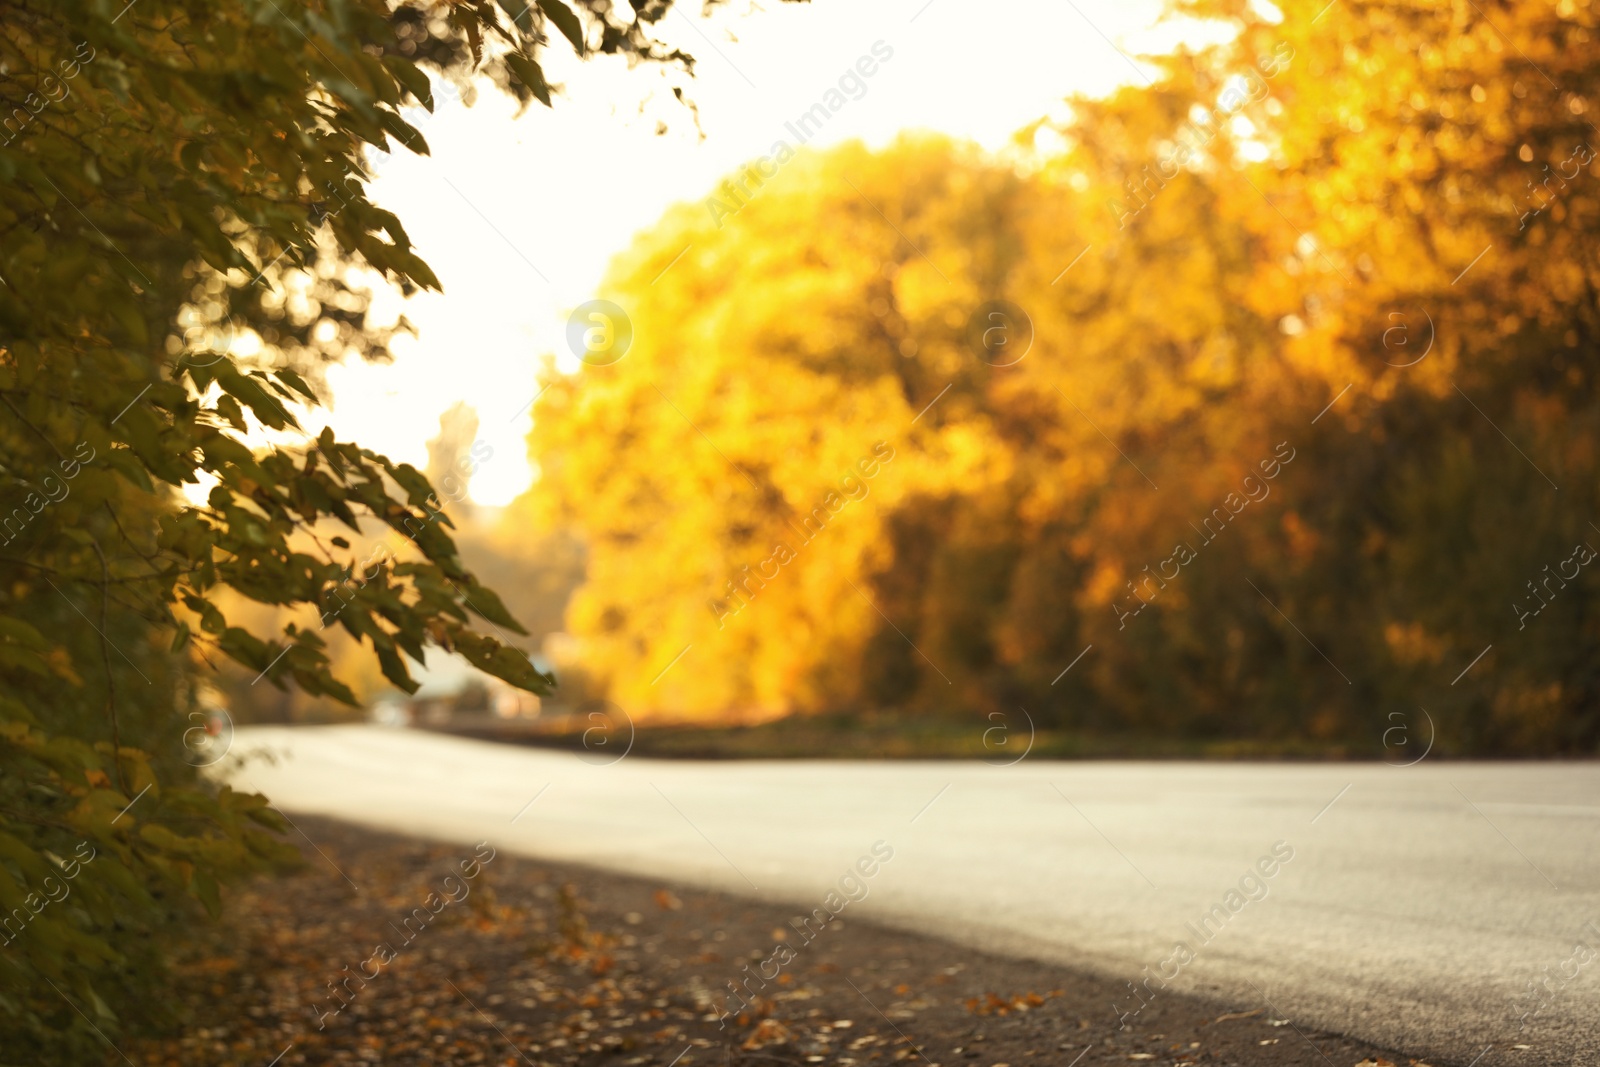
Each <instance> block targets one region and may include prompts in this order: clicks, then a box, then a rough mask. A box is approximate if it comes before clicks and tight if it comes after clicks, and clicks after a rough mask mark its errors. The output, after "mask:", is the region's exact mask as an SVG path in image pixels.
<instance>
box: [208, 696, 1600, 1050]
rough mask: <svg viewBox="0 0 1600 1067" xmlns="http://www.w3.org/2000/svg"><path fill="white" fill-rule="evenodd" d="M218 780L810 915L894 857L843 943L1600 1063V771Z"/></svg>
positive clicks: (273, 741) (277, 740) (368, 752)
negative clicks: (1028, 966)
mask: <svg viewBox="0 0 1600 1067" xmlns="http://www.w3.org/2000/svg"><path fill="white" fill-rule="evenodd" d="M262 753H273V754H275V756H274V761H273V762H269V761H268V760H267V759H266V758H264V757H263V756H262V755H261V754H262ZM241 756H244V757H246V758H244V759H243V760H242V761H241V760H240V757H241ZM215 769H216V770H217V771H219V772H221V773H223V774H225V775H226V776H227V777H228V778H229V779H230V780H231V781H232V782H233V783H234V785H235V786H236V787H238V788H249V789H255V790H260V791H262V792H265V793H266V794H267V795H268V796H270V797H271V798H272V799H273V801H274V802H275V803H276V804H277V805H278V806H279V807H280V808H281V809H282V810H284V811H285V812H287V813H289V814H290V815H291V816H293V815H294V814H295V813H301V812H304V813H311V814H318V815H327V816H332V817H335V818H340V819H344V820H346V821H349V822H354V823H358V824H363V825H368V826H371V827H374V828H379V829H383V830H389V831H399V832H405V833H413V834H420V835H423V836H427V837H432V838H437V839H440V840H448V841H454V842H461V843H473V842H477V841H479V840H485V839H486V840H488V841H490V842H491V843H493V844H494V845H495V847H497V848H503V849H507V850H510V851H511V852H514V853H520V854H524V855H529V856H535V857H542V858H547V859H552V860H563V861H571V862H578V863H584V864H589V865H592V866H596V867H600V868H604V869H610V870H616V871H620V872H625V873H628V874H635V875H647V876H653V877H660V878H663V879H673V880H678V881H682V882H686V883H690V884H695V885H701V886H706V887H709V888H715V889H720V890H725V891H729V892H733V893H739V894H743V895H745V896H753V897H757V898H761V899H769V900H772V901H775V902H779V901H781V902H784V903H786V904H792V905H794V906H795V912H796V914H799V913H800V912H803V911H810V910H811V909H812V908H815V907H818V906H822V904H823V901H824V899H825V896H826V894H827V893H828V892H829V890H830V889H832V888H833V887H834V886H836V885H837V883H838V881H839V879H840V876H841V875H842V874H843V873H844V872H845V871H846V869H847V868H849V867H850V866H852V865H853V864H855V863H856V861H857V859H858V858H860V857H862V856H865V855H867V854H868V853H869V851H870V850H871V848H872V846H873V844H874V842H877V841H883V842H886V843H887V844H888V845H889V846H890V847H892V848H893V850H894V857H893V859H892V860H890V861H889V862H887V863H884V864H883V865H882V866H881V869H879V870H878V871H877V872H876V873H875V874H874V876H873V877H872V878H871V879H870V880H869V881H867V883H866V885H867V892H868V895H867V897H866V898H865V899H864V900H861V901H860V902H858V903H853V904H851V905H850V911H851V913H852V914H854V915H860V916H861V917H863V918H870V919H873V920H874V921H877V922H880V923H885V924H888V925H892V926H898V927H902V928H906V929H911V930H916V931H919V932H923V933H928V934H933V935H937V936H941V937H945V938H948V939H951V940H954V941H956V942H959V943H963V944H967V945H971V946H974V947H977V948H982V949H986V950H989V951H997V952H1001V953H1008V954H1012V955H1017V956H1024V957H1029V958H1034V959H1042V960H1046V961H1051V962H1056V963H1061V964H1065V965H1070V966H1072V967H1075V968H1080V969H1089V970H1093V971H1099V972H1102V973H1104V974H1107V975H1110V976H1112V977H1114V978H1117V979H1119V980H1126V981H1128V982H1130V983H1137V984H1139V986H1140V992H1141V994H1142V996H1143V997H1146V998H1152V999H1153V998H1158V997H1160V996H1163V995H1172V994H1173V993H1182V992H1200V993H1203V994H1206V995H1208V996H1213V997H1218V998H1221V999H1223V1000H1225V1001H1228V1002H1229V1003H1232V1004H1237V1005H1238V1006H1239V1007H1241V1008H1253V1007H1258V1006H1263V1005H1265V1006H1267V1007H1269V1009H1270V1010H1271V1011H1272V1012H1274V1013H1275V1014H1276V1015H1278V1016H1280V1017H1286V1018H1288V1019H1290V1020H1291V1021H1292V1022H1293V1023H1295V1024H1296V1025H1297V1026H1300V1027H1302V1028H1305V1027H1319V1028H1323V1029H1327V1030H1333V1031H1337V1032H1340V1033H1345V1034H1350V1035H1352V1036H1356V1037H1360V1038H1363V1039H1366V1040H1368V1041H1371V1042H1375V1043H1378V1044H1381V1045H1384V1046H1387V1047H1392V1048H1395V1049H1398V1050H1400V1051H1403V1052H1406V1053H1409V1054H1411V1055H1417V1056H1425V1057H1428V1058H1429V1059H1432V1060H1434V1061H1445V1062H1455V1063H1459V1064H1463V1065H1465V1064H1468V1063H1472V1062H1473V1061H1474V1060H1475V1059H1476V1060H1477V1062H1478V1063H1479V1064H1480V1065H1481V1067H1505V1065H1534V1064H1538V1065H1545V1064H1600V764H1595V763H1542V764H1514V763H1440V762H1434V761H1425V762H1423V763H1421V764H1418V765H1416V766H1411V767H1392V766H1387V765H1384V764H1315V765H1308V764H1215V763H1212V764H1201V763H1110V762H1093V763H1052V762H1045V761H1036V760H1031V759H1030V760H1024V761H1022V762H1021V763H1018V764H1016V765H1013V766H1008V767H998V766H989V765H986V764H984V763H981V762H973V763H946V762H893V763H890V762H882V763H877V762H869V763H862V762H832V761H803V762H768V761H750V762H680V761H671V762H667V761H653V760H645V759H641V758H639V757H635V756H630V757H628V758H624V759H621V760H620V761H617V762H615V763H607V762H604V761H602V760H600V759H599V758H598V757H596V756H590V755H588V754H585V755H584V756H582V757H580V756H578V755H574V754H571V753H561V752H550V751H541V750H537V749H527V748H516V747H509V746H500V745H492V744H486V743H480V742H474V741H465V740H459V739H455V738H448V737H441V736H436V735H430V734H425V733H420V732H414V731H409V730H391V729H384V728H380V727H370V726H350V727H323V728H300V729H292V728H274V727H253V728H241V729H240V730H239V731H238V733H237V735H236V737H235V739H234V744H233V750H232V752H231V753H230V754H229V756H228V758H227V759H226V760H224V761H223V762H222V763H220V764H218V765H217V767H216V768H215ZM1275 849H1276V851H1275ZM1291 851H1292V857H1291V858H1287V859H1284V857H1285V856H1289V855H1290V853H1291ZM1263 872H1270V874H1265V873H1263ZM345 873H346V875H347V876H348V877H349V878H351V880H352V881H353V882H355V883H357V884H359V883H360V881H361V872H359V871H347V872H345ZM1230 891H1232V894H1233V895H1231V896H1230ZM835 906H837V905H835ZM1207 916H1210V918H1209V920H1208V921H1205V922H1204V925H1202V921H1203V920H1206V917H1207ZM1180 943H1181V944H1182V946H1183V947H1182V948H1180V947H1179V945H1180ZM1146 968H1148V970H1146ZM1530 984H1531V986H1530ZM1530 987H1531V988H1534V989H1535V994H1534V995H1530V994H1529V990H1530ZM1139 1003H1140V997H1139V996H1136V995H1135V993H1134V992H1133V990H1132V989H1131V988H1130V990H1129V992H1128V995H1127V996H1126V997H1125V998H1123V1000H1122V1001H1121V1002H1119V1003H1118V1004H1117V1005H1116V1007H1115V1008H1114V1007H1113V1006H1112V1005H1110V1004H1107V1005H1105V1009H1104V1010H1105V1011H1106V1013H1107V1014H1108V1015H1109V1014H1110V1013H1112V1012H1113V1011H1118V1012H1128V1013H1132V1012H1135V1011H1136V1010H1137V1008H1138V1005H1139ZM1480 1057H1481V1058H1480ZM1333 1067H1346V1065H1344V1064H1338V1065H1333Z"/></svg>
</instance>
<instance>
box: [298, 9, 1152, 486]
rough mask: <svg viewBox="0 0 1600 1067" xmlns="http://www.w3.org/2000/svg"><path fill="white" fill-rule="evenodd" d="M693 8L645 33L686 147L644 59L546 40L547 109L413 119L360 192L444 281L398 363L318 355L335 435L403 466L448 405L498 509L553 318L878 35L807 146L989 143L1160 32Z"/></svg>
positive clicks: (967, 14)
mask: <svg viewBox="0 0 1600 1067" xmlns="http://www.w3.org/2000/svg"><path fill="white" fill-rule="evenodd" d="M678 7H682V8H684V9H685V10H683V11H679V10H678ZM698 8H699V5H698V4H696V3H694V2H693V0H681V2H680V4H679V5H678V6H675V7H674V9H673V12H672V13H671V14H669V15H668V17H667V19H666V20H665V21H664V22H662V23H660V24H659V28H658V36H659V37H661V38H662V39H663V40H665V41H667V42H668V43H670V44H673V45H676V46H678V47H681V48H683V49H684V50H685V51H687V52H690V53H691V54H693V55H695V56H696V57H697V59H698V60H699V62H698V66H697V68H696V77H695V79H694V81H693V83H692V84H691V86H690V87H689V90H688V92H689V95H690V96H692V98H693V99H694V101H695V103H696V104H697V105H698V106H699V110H700V126H701V130H703V132H704V138H703V139H702V138H701V136H700V131H697V130H696V128H695V123H694V120H693V116H692V115H691V114H690V112H689V111H688V109H686V108H684V107H682V106H681V105H679V104H678V103H677V102H676V101H675V100H674V99H673V98H672V96H671V93H670V90H669V88H668V82H667V81H666V80H664V79H663V77H662V76H661V74H660V73H659V72H657V71H654V70H651V69H649V68H645V67H641V68H638V69H635V70H633V71H629V70H627V68H626V65H625V64H624V63H623V62H621V61H618V60H614V59H609V58H607V59H599V60H591V61H588V62H582V63H580V62H578V61H577V60H576V59H575V58H573V57H571V55H570V52H568V51H566V50H565V49H564V47H562V46H552V47H551V49H550V51H549V53H548V75H549V77H550V79H551V81H552V82H560V83H563V84H564V86H565V92H564V94H563V95H562V96H560V97H558V98H557V99H556V101H555V104H556V106H555V108H554V109H553V110H552V109H546V108H544V107H542V106H539V105H534V106H533V107H532V108H530V109H529V110H528V111H527V112H525V113H524V114H523V115H522V116H521V117H520V118H516V117H514V115H515V110H516V109H515V107H514V106H513V104H512V103H511V102H510V101H509V100H507V99H506V98H505V97H503V96H502V95H500V94H499V93H498V92H496V91H494V90H493V89H492V88H491V89H488V90H487V91H485V92H483V93H481V94H480V95H479V97H478V100H477V103H476V104H475V105H474V106H473V107H471V108H466V107H464V106H462V105H461V104H460V103H459V102H457V101H443V102H441V104H440V106H439V108H438V110H437V112H436V113H435V114H433V115H431V116H430V115H427V114H426V113H425V112H420V111H419V112H418V114H419V116H420V121H418V125H419V128H420V129H421V130H422V132H423V135H424V136H425V137H426V138H427V139H428V142H429V144H430V145H431V147H432V150H433V155H432V157H431V158H425V157H417V156H412V155H410V154H407V153H404V152H400V153H396V154H395V155H392V156H390V157H387V158H384V159H382V160H380V162H379V165H378V179H377V181H376V182H375V183H374V186H373V189H372V196H373V198H374V199H375V200H376V201H377V202H378V203H380V204H382V205H383V206H384V207H387V208H389V209H390V210H392V211H394V212H395V213H396V214H398V215H399V216H400V218H401V219H402V220H404V222H405V224H406V228H407V231H408V232H409V234H410V235H411V239H412V241H413V242H414V243H415V245H416V246H417V249H418V251H419V252H420V253H421V254H422V256H423V257H424V258H425V259H426V260H427V261H428V262H429V264H430V265H432V267H433V269H434V271H435V272H436V273H437V274H438V275H439V278H440V280H441V281H442V282H443V283H444V287H445V292H444V293H443V294H442V295H441V294H423V295H419V296H417V297H416V298H414V299H412V300H410V301H408V302H406V306H405V308H404V311H405V314H406V315H407V316H408V317H409V318H410V319H411V321H412V322H414V323H415V324H416V325H417V327H418V328H419V331H420V337H419V338H418V339H417V340H416V341H415V342H411V341H410V340H409V339H402V340H401V342H400V343H399V344H397V345H396V346H395V350H396V358H395V361H394V363H392V364H390V365H387V366H370V365H366V364H362V363H359V362H352V363H351V364H348V365H345V366H339V367H334V368H331V369H330V371H329V374H328V378H329V381H330V383H331V385H332V387H333V391H334V410H333V413H332V418H331V420H330V421H331V422H332V423H333V425H334V427H335V428H336V430H337V432H338V433H339V434H340V436H341V437H342V438H344V439H347V440H349V439H354V440H357V441H360V442H361V443H362V444H364V445H366V446H367V447H370V448H375V449H377V450H379V451H381V452H385V453H387V454H388V455H389V456H391V457H393V458H394V459H396V460H400V461H407V462H411V463H414V464H416V465H418V466H419V467H420V466H422V465H423V463H424V462H425V460H426V457H427V453H426V449H425V442H426V441H427V440H428V439H429V438H430V437H433V436H435V435H436V434H437V433H438V430H439V415H440V413H441V412H443V411H444V410H445V409H446V408H448V407H449V406H450V405H451V404H453V403H454V402H456V401H458V400H464V401H466V402H467V403H469V404H471V405H472V406H473V407H474V408H476V409H477V411H478V414H479V418H480V420H481V426H480V429H479V436H480V438H482V439H483V440H485V441H486V442H488V443H489V444H490V445H491V447H492V448H493V449H494V455H493V458H492V459H490V460H489V461H488V462H487V463H485V464H484V465H483V466H482V467H481V469H480V470H479V471H478V473H477V474H476V476H475V477H474V478H473V481H472V495H473V497H474V498H475V499H476V500H477V501H478V502H479V503H483V504H491V505H494V504H505V503H508V502H509V501H510V500H511V499H512V498H513V497H515V496H516V495H517V494H518V493H520V492H521V491H523V490H524V489H525V488H527V486H528V485H529V484H530V482H531V480H532V477H533V472H532V471H531V469H530V468H529V465H528V462H527V458H526V440H527V435H528V432H529V430H530V429H531V426H532V423H531V415H530V414H529V412H528V410H527V405H528V403H529V401H530V400H531V399H532V398H533V393H534V389H535V385H534V375H535V372H536V369H537V368H538V366H539V365H540V363H541V362H542V359H543V357H544V356H545V354H547V353H558V354H563V355H564V356H565V358H564V360H563V363H562V365H563V366H565V367H568V368H569V369H570V368H571V367H575V366H576V364H577V361H576V360H575V359H573V358H572V357H571V355H570V354H569V353H568V352H567V347H566V341H565V329H566V320H567V316H568V314H569V313H570V311H571V309H572V308H574V307H576V306H577V305H578V304H580V303H582V302H583V301H585V300H588V299H590V298H591V297H592V296H593V295H594V291H595V288H596V286H597V285H598V283H599V280H600V277H601V275H602V274H603V273H604V270H605V267H606V264H607V262H608V261H609V260H610V258H611V257H612V255H613V254H615V253H616V252H618V251H620V250H622V249H624V248H626V247H627V246H628V244H629V242H630V241H631V239H632V237H633V235H634V234H635V233H637V232H638V231H639V230H641V229H645V228H647V227H649V226H650V225H651V224H652V223H654V222H655V221H656V219H657V218H659V217H660V215H661V214H662V212H663V211H664V210H665V209H666V208H667V207H668V206H669V205H670V204H672V203H673V202H674V201H679V200H691V201H693V200H701V199H703V198H704V197H705V196H706V195H708V194H709V193H710V191H711V189H712V187H713V186H714V185H715V184H716V182H717V180H718V179H719V178H721V177H722V176H723V175H725V174H726V173H727V172H729V171H730V170H732V169H733V168H734V167H735V166H737V165H738V164H739V163H741V162H744V161H747V160H750V159H753V158H755V157H756V156H759V155H762V154H765V153H766V151H767V150H768V149H769V148H770V147H771V145H772V143H773V142H774V141H775V140H776V139H778V138H779V137H783V138H785V139H788V140H790V141H791V143H792V141H793V139H792V138H791V137H789V135H788V134H787V133H786V132H785V131H784V128H783V127H784V123H785V122H787V121H790V120H791V119H793V118H795V117H796V116H798V115H799V114H801V113H802V112H804V111H805V110H806V109H808V108H809V107H810V106H811V105H812V104H814V103H817V102H818V101H819V99H820V98H821V97H822V95H823V93H825V92H826V91H827V90H828V89H830V88H832V87H834V85H835V84H836V82H837V81H838V78H839V76H840V75H841V74H842V73H843V72H844V71H845V70H846V69H847V68H850V67H853V66H854V64H855V63H856V60H857V59H858V58H859V57H861V56H863V55H866V54H868V53H869V52H870V50H871V48H872V46H873V44H874V43H875V42H878V41H882V42H883V43H884V44H885V45H887V46H888V47H889V48H892V49H893V57H892V58H891V59H889V60H888V61H887V62H884V63H882V64H881V66H880V67H879V69H878V71H877V73H876V74H875V75H874V76H872V77H871V78H869V79H866V84H867V92H866V94H865V95H864V96H862V97H861V98H860V99H858V100H851V101H850V102H849V103H848V104H847V105H846V106H845V107H844V108H843V109H841V110H840V111H839V112H838V113H837V114H835V115H834V116H833V118H832V119H831V120H830V121H829V122H828V124H827V125H826V127H825V128H824V131H823V133H821V134H820V135H819V136H817V137H816V138H813V140H812V141H811V142H810V143H811V144H812V145H813V146H815V145H825V144H833V143H837V142H839V141H843V140H848V139H850V138H860V139H862V140H864V141H866V142H867V143H868V144H869V145H881V144H884V143H886V142H888V141H889V140H891V139H892V138H893V137H894V135H895V134H896V133H898V132H900V131H901V130H907V129H916V128H925V129H935V130H941V131H944V132H946V133H950V134H953V135H956V136H961V137H966V138H970V139H972V140H974V141H977V142H978V143H980V144H982V145H985V146H987V147H989V148H996V149H997V148H1000V147H1002V146H1004V145H1005V144H1006V143H1007V142H1008V140H1009V139H1010V137H1011V134H1012V133H1013V132H1014V131H1015V130H1016V129H1017V128H1018V127H1020V126H1022V125H1024V124H1026V123H1028V122H1030V121H1032V120H1034V119H1036V118H1038V117H1040V116H1041V115H1045V114H1053V115H1056V116H1058V117H1059V116H1061V115H1062V114H1063V111H1062V108H1061V100H1062V98H1063V97H1065V96H1067V95H1068V94H1069V93H1072V92H1087V93H1102V92H1106V91H1109V90H1111V89H1113V88H1115V87H1116V86H1118V85H1121V84H1125V83H1128V82H1137V81H1138V80H1139V79H1140V75H1139V73H1138V72H1137V71H1136V69H1135V67H1134V66H1133V64H1132V63H1131V61H1130V60H1128V59H1127V58H1126V57H1125V56H1124V55H1122V54H1119V53H1118V51H1117V50H1116V49H1115V48H1114V47H1113V46H1112V44H1111V43H1110V41H1115V42H1117V44H1118V45H1120V46H1121V47H1122V48H1123V49H1124V50H1125V51H1126V52H1128V53H1137V52H1141V51H1144V52H1152V51H1157V50H1161V49H1162V48H1163V47H1170V45H1171V43H1172V41H1173V35H1172V32H1171V31H1161V32H1159V34H1158V33H1156V32H1152V31H1151V26H1152V24H1153V23H1154V21H1155V19H1156V17H1157V16H1158V15H1159V13H1160V9H1161V5H1160V2H1159V0H931V2H929V0H812V2H810V3H806V4H785V3H779V2H778V0H729V2H728V3H726V4H724V5H722V6H720V7H718V8H716V9H715V10H714V11H713V12H712V13H711V15H710V16H709V17H704V18H702V17H700V16H699V15H698V13H697V12H698ZM1107 38H1109V39H1110V41H1108V40H1107ZM658 120H664V121H666V123H667V124H668V127H669V128H668V131H667V132H666V133H665V134H661V135H658V134H657V123H658ZM780 180H781V178H780ZM394 302H395V303H396V304H398V303H399V298H398V297H395V298H394Z"/></svg>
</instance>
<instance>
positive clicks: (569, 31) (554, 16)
mask: <svg viewBox="0 0 1600 1067" xmlns="http://www.w3.org/2000/svg"><path fill="white" fill-rule="evenodd" d="M538 4H539V10H540V11H543V12H544V13H545V14H546V15H548V16H549V17H550V21H551V22H554V23H555V24H556V28H557V29H559V30H560V31H561V32H562V34H563V35H564V36H565V37H566V38H567V40H569V41H571V42H572V47H573V50H574V51H576V52H577V53H578V54H579V55H580V56H581V55H583V53H584V45H583V23H581V22H579V21H578V16H577V15H576V14H574V13H573V11H572V9H571V8H570V7H568V6H567V5H565V4H563V3H562V2H561V0H538ZM530 88H531V86H530Z"/></svg>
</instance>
